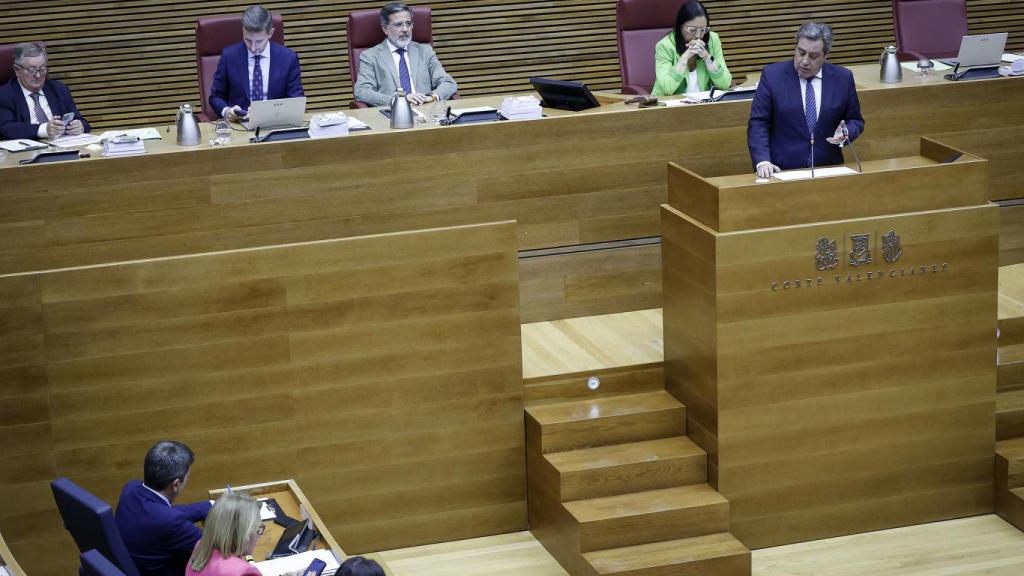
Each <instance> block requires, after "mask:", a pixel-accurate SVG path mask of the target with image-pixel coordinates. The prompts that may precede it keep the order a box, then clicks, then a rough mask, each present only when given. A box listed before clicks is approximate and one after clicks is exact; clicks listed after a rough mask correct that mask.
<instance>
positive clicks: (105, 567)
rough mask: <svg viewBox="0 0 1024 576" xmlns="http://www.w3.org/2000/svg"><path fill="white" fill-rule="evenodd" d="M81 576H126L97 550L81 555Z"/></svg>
mask: <svg viewBox="0 0 1024 576" xmlns="http://www.w3.org/2000/svg"><path fill="white" fill-rule="evenodd" d="M79 574H80V575H81V576H126V575H125V573H124V572H121V571H120V570H118V569H117V566H114V565H113V564H112V563H111V562H110V560H107V558H106V557H105V556H103V554H100V553H99V551H98V550H89V551H88V552H85V553H83V554H82V569H81V570H80V571H79Z"/></svg>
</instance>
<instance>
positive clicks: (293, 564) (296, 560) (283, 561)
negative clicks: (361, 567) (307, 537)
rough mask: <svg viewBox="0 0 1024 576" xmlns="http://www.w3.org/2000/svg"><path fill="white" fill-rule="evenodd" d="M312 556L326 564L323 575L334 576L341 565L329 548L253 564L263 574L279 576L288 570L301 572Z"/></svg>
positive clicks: (306, 566)
mask: <svg viewBox="0 0 1024 576" xmlns="http://www.w3.org/2000/svg"><path fill="white" fill-rule="evenodd" d="M314 558H319V559H321V560H323V561H324V563H325V564H327V567H326V568H324V572H323V576H334V573H335V572H337V571H338V568H339V567H340V566H341V564H339V563H338V559H337V558H335V557H334V553H333V552H331V551H330V550H310V551H308V552H303V553H301V554H292V555H291V556H285V557H283V558H274V559H273V560H265V561H263V562H257V563H256V564H255V565H256V569H257V570H259V571H260V574H263V576H281V575H282V574H287V573H289V572H299V573H300V574H301V573H302V571H303V570H305V569H306V568H308V567H309V563H310V562H312V561H313V559H314Z"/></svg>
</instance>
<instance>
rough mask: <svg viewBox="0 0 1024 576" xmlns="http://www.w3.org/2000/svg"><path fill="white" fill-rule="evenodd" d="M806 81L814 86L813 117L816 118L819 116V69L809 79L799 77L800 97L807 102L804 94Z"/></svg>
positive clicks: (805, 92)
mask: <svg viewBox="0 0 1024 576" xmlns="http://www.w3.org/2000/svg"><path fill="white" fill-rule="evenodd" d="M822 68H824V67H822ZM808 82H811V84H812V86H814V117H815V118H818V117H820V116H821V70H818V73H817V74H815V75H814V77H813V78H811V79H810V80H807V79H806V78H802V77H801V78H800V99H801V100H803V101H804V102H805V103H806V102H807V98H806V94H807V83H808Z"/></svg>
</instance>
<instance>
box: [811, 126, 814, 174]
mask: <svg viewBox="0 0 1024 576" xmlns="http://www.w3.org/2000/svg"><path fill="white" fill-rule="evenodd" d="M811 178H814V134H811Z"/></svg>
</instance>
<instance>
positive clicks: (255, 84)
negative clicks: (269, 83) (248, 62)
mask: <svg viewBox="0 0 1024 576" xmlns="http://www.w3.org/2000/svg"><path fill="white" fill-rule="evenodd" d="M252 58H253V60H255V63H254V64H253V65H252V90H251V91H250V92H249V93H250V94H251V95H252V97H251V98H249V100H263V69H262V68H260V58H263V55H262V54H256V55H254V56H253V57H252Z"/></svg>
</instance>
